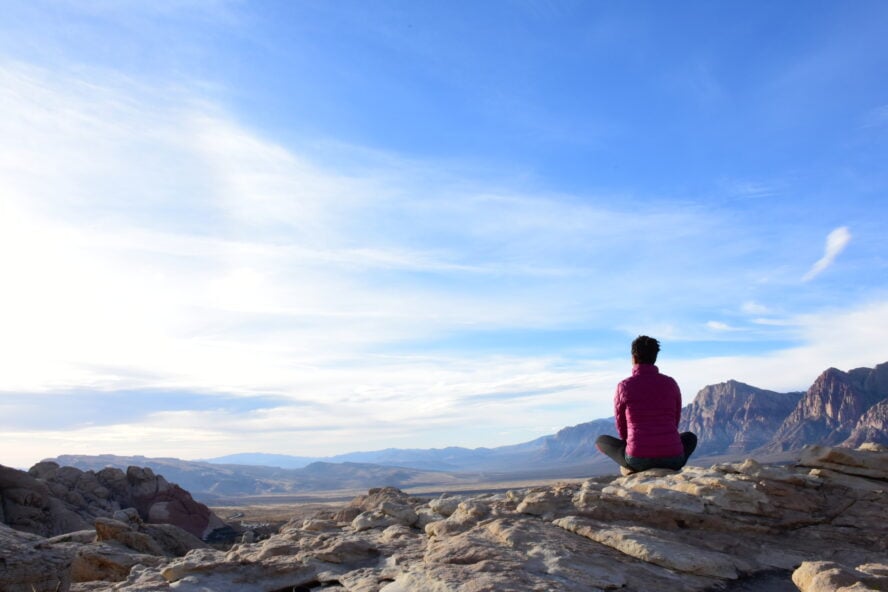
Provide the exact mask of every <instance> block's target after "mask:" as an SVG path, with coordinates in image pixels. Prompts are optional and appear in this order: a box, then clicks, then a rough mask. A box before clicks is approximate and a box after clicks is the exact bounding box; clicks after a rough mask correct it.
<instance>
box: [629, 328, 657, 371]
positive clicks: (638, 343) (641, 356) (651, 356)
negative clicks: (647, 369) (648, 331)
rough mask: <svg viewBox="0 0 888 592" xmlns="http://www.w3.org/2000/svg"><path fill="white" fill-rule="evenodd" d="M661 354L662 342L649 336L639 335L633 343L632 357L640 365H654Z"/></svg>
mask: <svg viewBox="0 0 888 592" xmlns="http://www.w3.org/2000/svg"><path fill="white" fill-rule="evenodd" d="M658 353H660V342H659V341H657V340H656V339H654V338H653V337H648V336H647V335H639V336H638V337H636V338H635V341H633V342H632V357H633V358H635V361H636V362H638V363H639V364H654V363H656V362H657V354H658Z"/></svg>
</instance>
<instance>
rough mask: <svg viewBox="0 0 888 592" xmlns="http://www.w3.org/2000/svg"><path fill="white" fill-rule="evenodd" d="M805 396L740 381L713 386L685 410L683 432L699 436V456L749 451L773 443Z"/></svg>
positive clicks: (682, 423) (683, 413)
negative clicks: (777, 433)
mask: <svg viewBox="0 0 888 592" xmlns="http://www.w3.org/2000/svg"><path fill="white" fill-rule="evenodd" d="M801 397H802V393H776V392H773V391H766V390H763V389H760V388H756V387H754V386H750V385H748V384H744V383H742V382H737V381H736V380H729V381H728V382H723V383H720V384H713V385H710V386H707V387H704V388H703V389H702V390H701V391H700V392H699V393H697V396H696V397H695V398H694V401H693V403H691V404H690V405H688V406H687V407H685V409H684V410H683V411H682V421H681V425H680V427H679V429H680V431H682V432H684V431H690V432H694V433H695V434H697V438H698V441H699V443H700V444H699V446H698V449H697V452H696V454H697V456H702V455H710V454H712V455H715V454H731V453H737V452H749V451H751V450H755V449H757V448H759V447H761V446H764V445H765V444H767V443H769V442H770V441H771V439H772V438H773V437H774V433H775V432H776V431H777V430H778V428H780V426H781V424H782V423H783V421H784V420H785V419H786V417H787V416H789V414H790V413H791V412H792V410H793V409H794V408H795V407H796V405H797V404H798V402H799V400H800V399H801Z"/></svg>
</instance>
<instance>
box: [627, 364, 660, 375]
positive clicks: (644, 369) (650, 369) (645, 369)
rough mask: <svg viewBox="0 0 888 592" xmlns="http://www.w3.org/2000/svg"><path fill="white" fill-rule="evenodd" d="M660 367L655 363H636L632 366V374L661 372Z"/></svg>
mask: <svg viewBox="0 0 888 592" xmlns="http://www.w3.org/2000/svg"><path fill="white" fill-rule="evenodd" d="M659 373H660V369H659V368H657V367H656V366H655V365H654V364H636V365H634V366H632V376H637V375H639V374H659Z"/></svg>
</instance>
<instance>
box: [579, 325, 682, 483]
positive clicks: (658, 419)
mask: <svg viewBox="0 0 888 592" xmlns="http://www.w3.org/2000/svg"><path fill="white" fill-rule="evenodd" d="M659 352H660V342H659V341H657V340H656V339H654V338H652V337H648V336H646V335H641V336H639V337H638V338H637V339H635V340H634V341H633V342H632V364H633V366H632V376H630V377H629V378H626V379H625V380H623V381H622V382H620V384H618V385H617V392H616V394H615V395H614V415H615V416H616V423H617V433H618V434H619V436H620V437H619V438H614V437H613V436H606V435H605V436H599V437H598V439H597V440H596V441H595V446H596V447H597V448H598V450H600V451H601V452H602V453H604V454H606V455H607V456H609V457H610V458H612V459H613V460H614V461H616V463H617V464H618V465H620V466H621V467H623V468H624V469H625V471H624V472H630V473H631V472H636V471H645V470H647V469H653V468H663V469H672V470H676V471H677V470H679V469H681V468H682V467H683V466H684V465H685V463H687V461H688V457H690V456H691V454H692V453H693V452H694V449H695V448H696V447H697V436H696V435H695V434H693V433H692V432H683V433H681V434H679V433H678V422H679V421H680V419H681V391H680V390H679V388H678V384H677V383H676V382H675V380H673V379H672V378H671V377H670V376H666V375H665V374H660V371H659V369H658V368H657V367H656V366H655V365H654V364H655V363H656V361H657V354H658V353H659Z"/></svg>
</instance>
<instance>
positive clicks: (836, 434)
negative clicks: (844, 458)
mask: <svg viewBox="0 0 888 592" xmlns="http://www.w3.org/2000/svg"><path fill="white" fill-rule="evenodd" d="M886 398H888V363H885V364H879V365H878V366H876V367H875V368H857V369H855V370H851V371H850V372H842V371H841V370H837V369H835V368H830V369H828V370H826V371H825V372H824V373H823V374H821V375H820V376H819V377H818V378H817V380H815V381H814V384H813V385H811V388H809V389H808V391H807V392H806V393H805V394H804V396H802V398H801V399H800V400H799V402H798V404H797V405H796V407H795V409H793V410H792V412H791V413H790V414H789V416H788V417H786V419H785V420H784V421H783V423H782V424H781V425H780V427H779V429H778V430H777V431H776V432H775V433H774V436H773V438H772V440H771V442H770V443H769V444H768V445H767V447H766V448H767V449H768V450H771V451H778V450H794V449H799V448H801V447H802V446H804V445H805V444H810V443H815V442H817V443H822V444H830V445H835V444H841V443H842V442H844V441H845V440H847V439H848V438H850V437H851V435H852V433H854V432H855V430H856V429H857V427H858V424H859V423H860V422H861V421H863V420H864V418H865V417H866V414H867V412H868V411H869V410H870V408H871V407H873V406H874V405H876V404H877V403H879V402H880V401H883V400H885V399H886ZM865 433H866V428H865V427H861V430H858V431H857V437H858V438H859V437H861V436H862V435H863V434H865Z"/></svg>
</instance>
